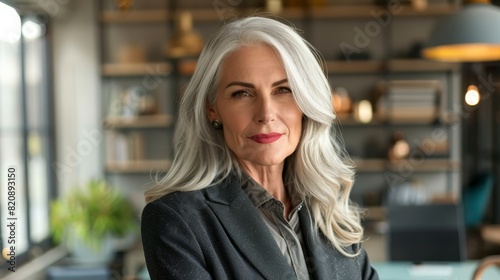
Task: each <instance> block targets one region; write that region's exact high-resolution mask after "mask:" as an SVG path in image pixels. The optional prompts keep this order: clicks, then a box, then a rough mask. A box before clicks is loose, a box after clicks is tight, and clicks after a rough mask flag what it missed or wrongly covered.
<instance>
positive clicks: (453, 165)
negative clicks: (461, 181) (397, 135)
mask: <svg viewBox="0 0 500 280" xmlns="http://www.w3.org/2000/svg"><path fill="white" fill-rule="evenodd" d="M354 163H355V164H356V169H357V171H359V172H383V171H388V170H389V171H398V170H399V169H401V168H402V169H403V170H405V171H407V169H408V167H410V168H412V169H413V170H415V172H446V171H459V169H460V162H459V161H453V160H449V159H431V158H424V159H419V160H416V161H415V162H412V161H408V160H401V161H398V162H391V161H389V160H387V159H354Z"/></svg>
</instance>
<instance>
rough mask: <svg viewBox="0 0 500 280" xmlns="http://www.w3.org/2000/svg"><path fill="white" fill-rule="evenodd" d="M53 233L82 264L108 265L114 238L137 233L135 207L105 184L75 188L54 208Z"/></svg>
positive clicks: (56, 240)
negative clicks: (100, 263) (106, 263)
mask: <svg viewBox="0 0 500 280" xmlns="http://www.w3.org/2000/svg"><path fill="white" fill-rule="evenodd" d="M50 223H51V231H52V237H53V239H54V241H55V242H56V243H61V242H63V244H64V245H66V246H67V247H68V249H70V250H71V251H72V253H73V257H74V258H75V260H77V261H79V262H87V261H90V262H106V261H109V260H110V259H111V257H112V254H113V253H114V248H113V246H112V243H113V242H112V241H113V238H120V237H124V236H126V235H127V234H130V233H131V232H135V231H136V229H137V221H136V219H135V213H134V207H133V205H132V204H131V203H130V202H129V201H128V200H127V199H125V198H124V197H123V196H122V195H121V194H120V193H118V192H117V191H116V190H113V189H112V188H110V187H109V185H108V184H107V183H106V181H104V180H91V181H89V182H88V183H87V184H86V185H85V186H84V187H83V188H73V189H72V190H71V191H70V192H69V193H68V194H67V196H65V197H64V198H61V199H59V200H56V201H53V202H52V204H51V216H50Z"/></svg>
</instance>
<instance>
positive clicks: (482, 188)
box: [462, 173, 493, 228]
mask: <svg viewBox="0 0 500 280" xmlns="http://www.w3.org/2000/svg"><path fill="white" fill-rule="evenodd" d="M492 189H493V176H492V175H491V174H488V173H484V174H480V175H478V176H477V177H476V179H475V181H474V182H473V183H472V184H471V185H470V186H468V187H467V188H464V189H463V191H462V204H463V207H464V218H465V226H466V227H468V228H474V227H477V226H478V225H479V224H480V223H481V222H482V220H483V217H484V213H485V212H486V207H487V205H488V198H489V197H490V196H491V192H492Z"/></svg>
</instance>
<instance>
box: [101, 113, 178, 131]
mask: <svg viewBox="0 0 500 280" xmlns="http://www.w3.org/2000/svg"><path fill="white" fill-rule="evenodd" d="M172 123H173V117H172V116H171V115H151V116H137V117H108V118H106V119H104V124H103V125H104V127H105V128H106V129H137V128H162V127H169V126H171V125H172Z"/></svg>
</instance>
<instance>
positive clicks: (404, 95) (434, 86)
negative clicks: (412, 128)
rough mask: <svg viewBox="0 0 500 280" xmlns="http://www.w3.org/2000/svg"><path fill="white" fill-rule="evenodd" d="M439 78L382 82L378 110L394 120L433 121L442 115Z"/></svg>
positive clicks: (380, 113)
mask: <svg viewBox="0 0 500 280" xmlns="http://www.w3.org/2000/svg"><path fill="white" fill-rule="evenodd" d="M440 92H441V84H440V82H439V81H437V80H394V81H388V82H385V81H383V82H381V83H380V84H379V85H378V93H379V95H380V96H378V97H377V98H376V103H375V104H376V105H375V109H376V114H377V117H379V118H380V119H385V120H389V121H391V122H393V123H398V122H400V123H401V122H402V123H404V122H408V123H431V122H433V121H435V120H436V119H437V117H438V116H439V95H440Z"/></svg>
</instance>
